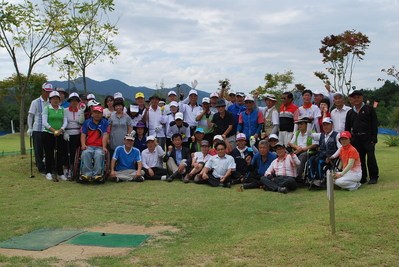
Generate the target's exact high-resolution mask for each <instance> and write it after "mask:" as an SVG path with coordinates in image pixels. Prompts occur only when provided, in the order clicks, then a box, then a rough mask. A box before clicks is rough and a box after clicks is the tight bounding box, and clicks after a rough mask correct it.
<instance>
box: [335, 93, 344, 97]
mask: <svg viewBox="0 0 399 267" xmlns="http://www.w3.org/2000/svg"><path fill="white" fill-rule="evenodd" d="M337 95H340V96H342V97H344V94H343V93H341V92H336V93H334V94H333V97H336V96H337Z"/></svg>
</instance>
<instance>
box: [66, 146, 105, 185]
mask: <svg viewBox="0 0 399 267" xmlns="http://www.w3.org/2000/svg"><path fill="white" fill-rule="evenodd" d="M108 154H109V152H108V153H105V160H104V161H103V162H102V163H101V178H97V179H96V178H94V177H89V179H85V178H84V177H82V167H83V161H82V150H81V147H78V149H77V150H76V154H75V161H74V167H73V174H72V178H73V179H74V180H75V181H76V182H77V183H88V182H93V183H98V184H103V183H105V181H106V180H107V179H108V177H109V166H110V164H109V158H110V157H109V155H108Z"/></svg>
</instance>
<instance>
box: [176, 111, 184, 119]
mask: <svg viewBox="0 0 399 267" xmlns="http://www.w3.org/2000/svg"><path fill="white" fill-rule="evenodd" d="M179 119H180V120H183V113H181V112H177V113H176V115H175V120H179Z"/></svg>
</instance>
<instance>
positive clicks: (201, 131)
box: [195, 128, 205, 134]
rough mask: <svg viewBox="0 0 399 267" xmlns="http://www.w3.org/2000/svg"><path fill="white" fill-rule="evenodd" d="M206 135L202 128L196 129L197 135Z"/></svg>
mask: <svg viewBox="0 0 399 267" xmlns="http://www.w3.org/2000/svg"><path fill="white" fill-rule="evenodd" d="M198 132H199V133H203V134H204V133H205V131H204V129H202V128H197V129H195V133H198Z"/></svg>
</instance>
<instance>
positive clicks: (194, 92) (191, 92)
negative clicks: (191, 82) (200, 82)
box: [188, 89, 198, 95]
mask: <svg viewBox="0 0 399 267" xmlns="http://www.w3.org/2000/svg"><path fill="white" fill-rule="evenodd" d="M192 94H194V95H198V93H197V91H196V90H194V89H192V90H190V92H189V93H188V95H192Z"/></svg>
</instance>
